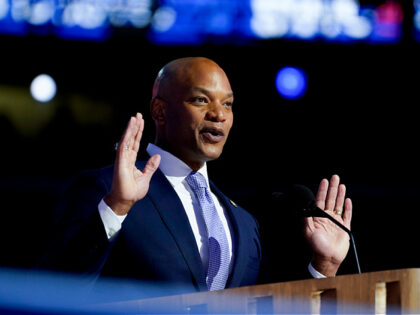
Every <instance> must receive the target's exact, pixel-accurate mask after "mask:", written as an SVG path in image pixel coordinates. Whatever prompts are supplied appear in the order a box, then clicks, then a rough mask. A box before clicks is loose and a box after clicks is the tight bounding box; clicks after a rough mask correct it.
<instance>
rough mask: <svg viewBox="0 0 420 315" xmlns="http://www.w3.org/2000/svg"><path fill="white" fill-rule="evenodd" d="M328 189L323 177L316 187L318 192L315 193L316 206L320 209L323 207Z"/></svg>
mask: <svg viewBox="0 0 420 315" xmlns="http://www.w3.org/2000/svg"><path fill="white" fill-rule="evenodd" d="M327 191H328V180H327V179H325V178H324V179H323V180H321V183H320V184H319V187H318V192H317V193H316V200H315V201H316V206H317V207H318V208H320V209H322V210H324V209H325V198H327Z"/></svg>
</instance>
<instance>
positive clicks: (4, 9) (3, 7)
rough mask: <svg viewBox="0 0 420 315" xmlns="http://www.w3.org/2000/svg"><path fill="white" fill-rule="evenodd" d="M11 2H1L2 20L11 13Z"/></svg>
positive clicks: (6, 0) (1, 0) (0, 0)
mask: <svg viewBox="0 0 420 315" xmlns="http://www.w3.org/2000/svg"><path fill="white" fill-rule="evenodd" d="M9 8H10V5H9V1H8V0H0V20H1V19H4V18H5V17H6V16H7V13H8V12H9Z"/></svg>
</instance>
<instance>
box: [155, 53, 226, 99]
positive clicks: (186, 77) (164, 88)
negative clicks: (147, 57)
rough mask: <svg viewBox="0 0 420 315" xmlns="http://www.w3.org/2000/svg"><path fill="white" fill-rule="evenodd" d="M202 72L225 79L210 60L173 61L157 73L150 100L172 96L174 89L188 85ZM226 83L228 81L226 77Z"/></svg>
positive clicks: (221, 70) (188, 58)
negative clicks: (215, 74)
mask: <svg viewBox="0 0 420 315" xmlns="http://www.w3.org/2000/svg"><path fill="white" fill-rule="evenodd" d="M202 71H217V72H220V73H223V76H225V77H226V74H225V73H224V71H223V69H222V68H220V67H219V65H218V64H217V63H215V62H214V61H213V60H211V59H208V58H205V57H186V58H180V59H175V60H173V61H171V62H169V63H167V64H166V65H165V66H164V67H163V68H162V69H161V70H160V71H159V73H158V75H157V77H156V80H155V83H154V85H153V93H152V98H155V97H157V96H160V97H165V96H167V94H168V93H171V94H172V91H173V90H174V89H179V88H181V87H182V85H185V84H190V83H191V80H192V79H193V78H192V77H195V76H197V74H199V73H200V72H202ZM226 81H228V79H227V77H226Z"/></svg>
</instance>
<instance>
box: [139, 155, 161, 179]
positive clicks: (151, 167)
mask: <svg viewBox="0 0 420 315" xmlns="http://www.w3.org/2000/svg"><path fill="white" fill-rule="evenodd" d="M159 164H160V155H159V154H155V155H153V156H152V157H151V158H150V159H149V160H148V161H147V163H146V166H145V167H144V169H143V174H144V175H146V176H147V177H149V178H151V177H152V175H153V174H154V173H155V172H156V170H157V169H158V167H159Z"/></svg>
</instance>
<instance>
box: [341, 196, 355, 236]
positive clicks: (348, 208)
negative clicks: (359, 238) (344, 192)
mask: <svg viewBox="0 0 420 315" xmlns="http://www.w3.org/2000/svg"><path fill="white" fill-rule="evenodd" d="M352 215H353V203H352V202H351V199H350V198H347V199H346V200H345V202H344V214H343V222H344V226H345V227H347V228H348V229H350V223H351V217H352Z"/></svg>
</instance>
